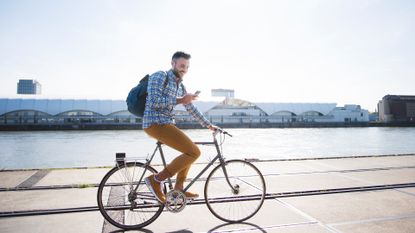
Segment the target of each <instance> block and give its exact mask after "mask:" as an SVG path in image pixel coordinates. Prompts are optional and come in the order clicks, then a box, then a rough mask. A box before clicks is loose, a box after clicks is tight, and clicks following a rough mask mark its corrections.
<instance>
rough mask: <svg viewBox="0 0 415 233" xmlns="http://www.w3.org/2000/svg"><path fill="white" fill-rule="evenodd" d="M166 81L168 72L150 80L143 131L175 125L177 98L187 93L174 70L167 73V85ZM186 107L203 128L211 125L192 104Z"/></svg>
mask: <svg viewBox="0 0 415 233" xmlns="http://www.w3.org/2000/svg"><path fill="white" fill-rule="evenodd" d="M165 81H166V72H164V71H159V72H156V73H154V74H152V75H151V76H150V78H149V81H148V87H147V92H148V95H147V99H146V107H145V110H144V116H143V129H145V128H149V127H150V126H151V125H153V124H158V125H164V124H174V119H173V118H174V114H173V109H174V106H176V104H177V103H176V97H181V96H183V95H185V94H186V93H187V92H186V88H185V87H184V85H183V84H182V83H181V82H180V83H179V84H177V83H176V76H175V75H174V74H173V71H172V70H169V71H168V72H167V84H166V85H165V83H164V82H165ZM184 107H185V108H186V110H187V111H188V112H189V113H190V115H192V116H193V117H194V118H195V119H196V120H197V121H199V123H200V124H201V125H202V126H203V127H208V126H209V125H211V123H210V122H209V121H208V120H207V119H206V118H205V117H204V116H203V115H202V113H201V112H200V111H199V110H198V109H197V108H196V107H195V106H194V105H193V104H192V103H189V104H186V105H184Z"/></svg>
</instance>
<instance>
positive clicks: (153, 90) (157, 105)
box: [146, 71, 176, 110]
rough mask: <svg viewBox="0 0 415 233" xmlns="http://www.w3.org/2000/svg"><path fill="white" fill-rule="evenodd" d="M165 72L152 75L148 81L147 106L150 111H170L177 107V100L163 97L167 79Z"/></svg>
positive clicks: (166, 96) (167, 96)
mask: <svg viewBox="0 0 415 233" xmlns="http://www.w3.org/2000/svg"><path fill="white" fill-rule="evenodd" d="M167 78H168V77H167V75H166V73H164V72H163V71H159V72H156V73H154V74H152V75H151V76H150V78H149V80H148V87H147V93H148V96H147V103H146V104H147V105H148V107H150V109H153V110H155V109H169V108H173V107H174V106H175V105H176V98H175V97H174V98H172V97H171V96H170V95H163V89H164V82H165V79H167Z"/></svg>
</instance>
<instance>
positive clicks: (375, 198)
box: [282, 190, 415, 224]
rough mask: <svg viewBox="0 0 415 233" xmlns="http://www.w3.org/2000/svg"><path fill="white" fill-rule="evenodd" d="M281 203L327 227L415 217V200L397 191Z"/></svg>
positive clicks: (308, 198)
mask: <svg viewBox="0 0 415 233" xmlns="http://www.w3.org/2000/svg"><path fill="white" fill-rule="evenodd" d="M282 201H284V202H287V203H289V204H290V205H292V206H294V207H295V208H297V209H300V210H301V211H303V212H305V213H307V214H308V215H310V216H312V217H313V218H315V219H318V220H319V221H321V222H323V223H326V224H334V223H337V224H338V223H342V222H350V221H364V220H367V219H379V218H394V217H397V218H398V217H399V216H408V215H414V214H415V197H413V196H411V195H407V194H405V193H402V192H399V191H395V190H381V191H370V192H356V193H342V194H331V195H318V196H307V197H293V198H284V199H282ZM414 224H415V223H414Z"/></svg>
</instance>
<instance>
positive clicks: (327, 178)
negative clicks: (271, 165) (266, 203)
mask: <svg viewBox="0 0 415 233" xmlns="http://www.w3.org/2000/svg"><path fill="white" fill-rule="evenodd" d="M265 182H266V184H267V193H280V192H294V191H308V190H319V189H332V188H344V187H354V186H361V185H365V184H366V183H365V182H362V181H359V180H354V179H350V178H347V177H344V176H341V175H337V174H335V173H328V174H319V173H317V174H301V175H280V176H265Z"/></svg>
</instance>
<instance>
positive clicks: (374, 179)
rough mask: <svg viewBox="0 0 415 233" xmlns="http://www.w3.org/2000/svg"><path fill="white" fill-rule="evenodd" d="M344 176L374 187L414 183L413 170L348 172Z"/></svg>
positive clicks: (414, 173) (414, 175)
mask: <svg viewBox="0 0 415 233" xmlns="http://www.w3.org/2000/svg"><path fill="white" fill-rule="evenodd" d="M345 176H347V177H350V178H354V179H358V180H361V181H366V182H370V183H371V184H375V185H385V184H401V183H413V182H415V168H403V169H399V170H378V171H369V172H350V173H347V174H345Z"/></svg>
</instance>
